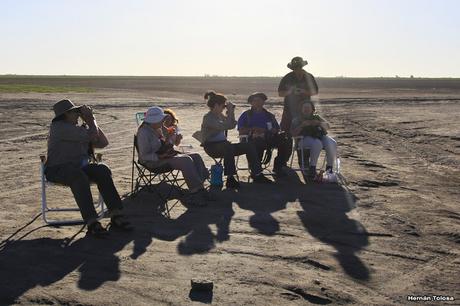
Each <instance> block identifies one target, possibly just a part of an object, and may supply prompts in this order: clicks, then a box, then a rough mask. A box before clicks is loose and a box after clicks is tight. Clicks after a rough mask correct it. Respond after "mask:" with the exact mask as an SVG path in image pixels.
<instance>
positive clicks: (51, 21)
mask: <svg viewBox="0 0 460 306" xmlns="http://www.w3.org/2000/svg"><path fill="white" fill-rule="evenodd" d="M296 55H299V56H302V57H304V58H305V59H307V60H308V61H309V63H310V64H309V65H308V66H307V67H306V68H307V70H309V71H311V72H312V73H313V74H314V75H316V76H340V75H343V76H395V75H399V76H409V75H414V76H426V77H444V76H446V77H460V1H458V0H451V1H450V0H353V1H352V0H348V1H347V0H342V1H340V0H337V1H333V0H330V1H325V0H321V1H319V0H314V1H306V0H304V1H301V0H299V1H295V0H283V1H270V0H260V1H251V0H241V1H240V0H231V1H219V0H203V1H200V0H184V1H179V0H164V1H160V0H158V1H154V0H150V1H149V0H129V1H128V0H127V1H115V0H110V1H109V0H100V1H99V0H79V1H70V0H68V1H63V0H40V1H38V0H29V1H26V0H0V74H7V73H15V74H68V75H71V74H79V75H198V76H201V75H204V74H211V75H213V74H217V75H238V76H279V75H284V74H285V73H287V72H288V71H289V70H288V69H287V68H286V64H287V63H288V62H289V61H290V59H291V58H292V57H293V56H296Z"/></svg>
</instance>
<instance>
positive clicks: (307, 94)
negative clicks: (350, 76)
mask: <svg viewBox="0 0 460 306" xmlns="http://www.w3.org/2000/svg"><path fill="white" fill-rule="evenodd" d="M307 64H308V62H307V61H305V60H303V58H301V57H300V56H296V57H294V58H293V59H292V60H291V62H290V63H288V64H287V67H288V68H289V69H291V70H292V71H291V72H289V73H288V74H286V75H285V76H284V77H283V78H282V79H281V82H280V84H279V86H278V94H279V96H280V97H283V98H284V105H283V115H282V117H281V124H280V126H281V130H282V131H285V132H286V133H287V135H288V137H289V138H290V142H291V150H290V151H289V152H288V158H289V156H291V154H292V138H291V123H292V120H293V119H294V118H296V117H297V116H299V115H300V114H302V105H303V103H304V102H306V101H310V99H311V96H314V95H317V94H318V85H317V84H316V80H315V77H314V76H313V75H312V74H311V73H308V72H307V71H305V70H304V69H303V67H304V66H305V65H307ZM306 154H308V151H307V152H306ZM299 160H300V158H299ZM304 160H308V158H306V159H305V158H304ZM305 166H307V165H305Z"/></svg>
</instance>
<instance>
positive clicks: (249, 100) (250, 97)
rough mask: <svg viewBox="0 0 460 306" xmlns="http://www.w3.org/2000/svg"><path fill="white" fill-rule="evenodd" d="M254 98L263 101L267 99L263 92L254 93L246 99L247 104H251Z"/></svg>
mask: <svg viewBox="0 0 460 306" xmlns="http://www.w3.org/2000/svg"><path fill="white" fill-rule="evenodd" d="M254 98H261V99H262V100H264V101H267V99H268V97H267V95H266V94H264V93H263V92H255V93H253V94H251V95H250V96H249V97H248V103H251V102H252V100H254Z"/></svg>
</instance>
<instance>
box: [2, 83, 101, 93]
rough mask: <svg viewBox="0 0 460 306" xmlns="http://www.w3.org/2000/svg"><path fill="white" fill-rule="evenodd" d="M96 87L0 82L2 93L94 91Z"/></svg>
mask: <svg viewBox="0 0 460 306" xmlns="http://www.w3.org/2000/svg"><path fill="white" fill-rule="evenodd" d="M93 91H94V89H91V88H87V87H73V86H72V87H71V86H69V87H61V86H43V85H28V84H0V93H21V92H40V93H55V92H93Z"/></svg>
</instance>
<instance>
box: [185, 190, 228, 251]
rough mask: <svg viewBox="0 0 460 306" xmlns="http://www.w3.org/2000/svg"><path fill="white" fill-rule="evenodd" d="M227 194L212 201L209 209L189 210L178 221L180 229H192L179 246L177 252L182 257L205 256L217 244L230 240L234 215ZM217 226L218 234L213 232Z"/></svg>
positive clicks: (222, 194) (220, 195)
mask: <svg viewBox="0 0 460 306" xmlns="http://www.w3.org/2000/svg"><path fill="white" fill-rule="evenodd" d="M226 194H227V192H225V191H224V192H222V193H220V194H219V195H218V200H216V201H212V202H210V203H209V205H208V206H207V207H203V208H200V209H198V208H195V209H188V210H187V211H186V212H185V213H184V214H183V215H181V216H180V217H179V218H178V219H177V220H176V221H177V222H176V224H177V225H178V226H180V227H184V226H185V227H187V228H189V229H190V231H189V233H188V234H187V236H186V237H185V238H184V239H183V240H182V241H181V242H180V243H179V244H178V246H177V250H178V252H179V254H181V255H192V254H203V253H207V252H209V251H210V250H212V249H213V248H214V247H215V245H216V242H223V241H227V240H229V239H230V235H229V231H230V222H231V220H232V217H233V215H234V211H233V207H232V203H233V201H232V199H231V197H228V196H226ZM211 225H215V226H216V233H213V231H212V230H211V227H210V226H211Z"/></svg>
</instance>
